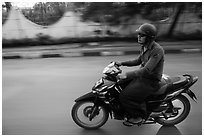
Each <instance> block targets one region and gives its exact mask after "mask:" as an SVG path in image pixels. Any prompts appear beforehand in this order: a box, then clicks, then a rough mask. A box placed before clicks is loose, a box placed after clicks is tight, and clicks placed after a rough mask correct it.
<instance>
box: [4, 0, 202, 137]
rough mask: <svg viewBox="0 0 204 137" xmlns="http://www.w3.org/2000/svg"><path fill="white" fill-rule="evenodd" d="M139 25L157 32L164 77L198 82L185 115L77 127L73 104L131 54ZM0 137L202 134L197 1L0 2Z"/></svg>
mask: <svg viewBox="0 0 204 137" xmlns="http://www.w3.org/2000/svg"><path fill="white" fill-rule="evenodd" d="M146 22H148V23H152V24H154V25H155V26H156V27H157V29H158V31H159V32H158V38H157V39H156V41H157V42H158V43H159V44H160V45H161V46H162V47H163V48H164V50H165V64H164V73H165V74H168V75H170V76H175V75H183V74H191V75H194V76H198V77H199V80H198V82H197V83H195V85H193V86H192V88H191V90H192V91H193V92H194V93H195V94H196V96H197V98H198V101H197V103H195V102H194V101H192V99H190V98H188V99H189V101H190V103H191V111H190V114H189V115H188V117H187V118H186V119H185V120H184V121H183V122H181V123H179V124H177V125H175V126H171V127H166V126H161V125H159V124H153V125H142V126H140V127H137V126H134V127H131V128H129V127H125V126H124V125H123V124H122V121H117V120H111V119H109V120H108V122H107V123H106V124H105V125H104V126H103V127H101V128H100V129H99V130H94V131H92V130H84V129H82V128H80V127H79V126H77V125H76V124H75V123H74V122H73V120H72V118H71V109H72V106H73V104H74V100H75V99H76V98H78V97H80V96H82V95H84V94H86V93H87V92H90V91H91V88H92V86H93V85H94V84H95V82H96V81H97V80H98V79H99V78H101V76H103V74H102V70H103V68H104V67H105V66H107V65H108V64H109V63H110V62H111V61H127V60H132V59H135V58H136V57H137V56H138V55H139V50H140V46H139V44H138V43H137V36H136V34H135V30H136V29H137V28H138V27H139V26H140V25H141V24H143V23H146ZM135 69H138V67H132V68H127V67H122V70H123V72H124V73H125V72H127V71H131V70H135ZM2 134H3V135H156V134H158V135H181V134H182V135H202V2H34V1H31V2H30V1H27V2H3V3H2Z"/></svg>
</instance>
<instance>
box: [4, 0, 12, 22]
mask: <svg viewBox="0 0 204 137" xmlns="http://www.w3.org/2000/svg"><path fill="white" fill-rule="evenodd" d="M11 7H12V4H11V2H4V3H3V4H2V24H4V23H5V21H6V20H7V17H8V14H9V11H10V9H11ZM5 9H6V10H5Z"/></svg>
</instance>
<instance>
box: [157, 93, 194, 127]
mask: <svg viewBox="0 0 204 137" xmlns="http://www.w3.org/2000/svg"><path fill="white" fill-rule="evenodd" d="M172 104H173V106H174V109H175V111H176V112H175V114H168V113H167V114H166V115H169V116H168V117H169V118H167V119H165V118H157V119H156V121H157V122H158V123H159V124H161V125H164V126H173V125H176V124H178V123H180V122H182V121H183V120H184V119H185V118H186V117H187V116H188V114H189V112H190V108H191V106H190V102H189V100H188V99H187V98H186V97H185V96H183V95H180V96H177V97H175V98H174V99H173V100H172Z"/></svg>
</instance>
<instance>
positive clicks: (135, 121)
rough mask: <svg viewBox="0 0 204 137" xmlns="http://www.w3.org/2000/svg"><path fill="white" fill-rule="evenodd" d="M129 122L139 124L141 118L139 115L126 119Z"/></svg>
mask: <svg viewBox="0 0 204 137" xmlns="http://www.w3.org/2000/svg"><path fill="white" fill-rule="evenodd" d="M127 121H128V122H129V123H132V124H139V123H141V122H142V118H141V117H137V118H130V119H128V120H127Z"/></svg>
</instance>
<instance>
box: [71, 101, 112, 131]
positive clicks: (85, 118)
mask: <svg viewBox="0 0 204 137" xmlns="http://www.w3.org/2000/svg"><path fill="white" fill-rule="evenodd" d="M93 106H94V103H93V102H92V101H80V102H76V103H75V104H74V106H73V108H72V119H73V120H74V122H75V123H76V124H77V125H78V126H80V127H82V128H85V129H98V128H100V127H101V126H103V125H104V124H105V123H106V121H107V120H108V117H109V113H108V111H107V110H106V108H105V107H104V106H99V107H98V112H97V114H96V115H95V116H94V117H93V118H91V120H90V117H91V114H92V112H93V111H92V110H93V109H92V108H93Z"/></svg>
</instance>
